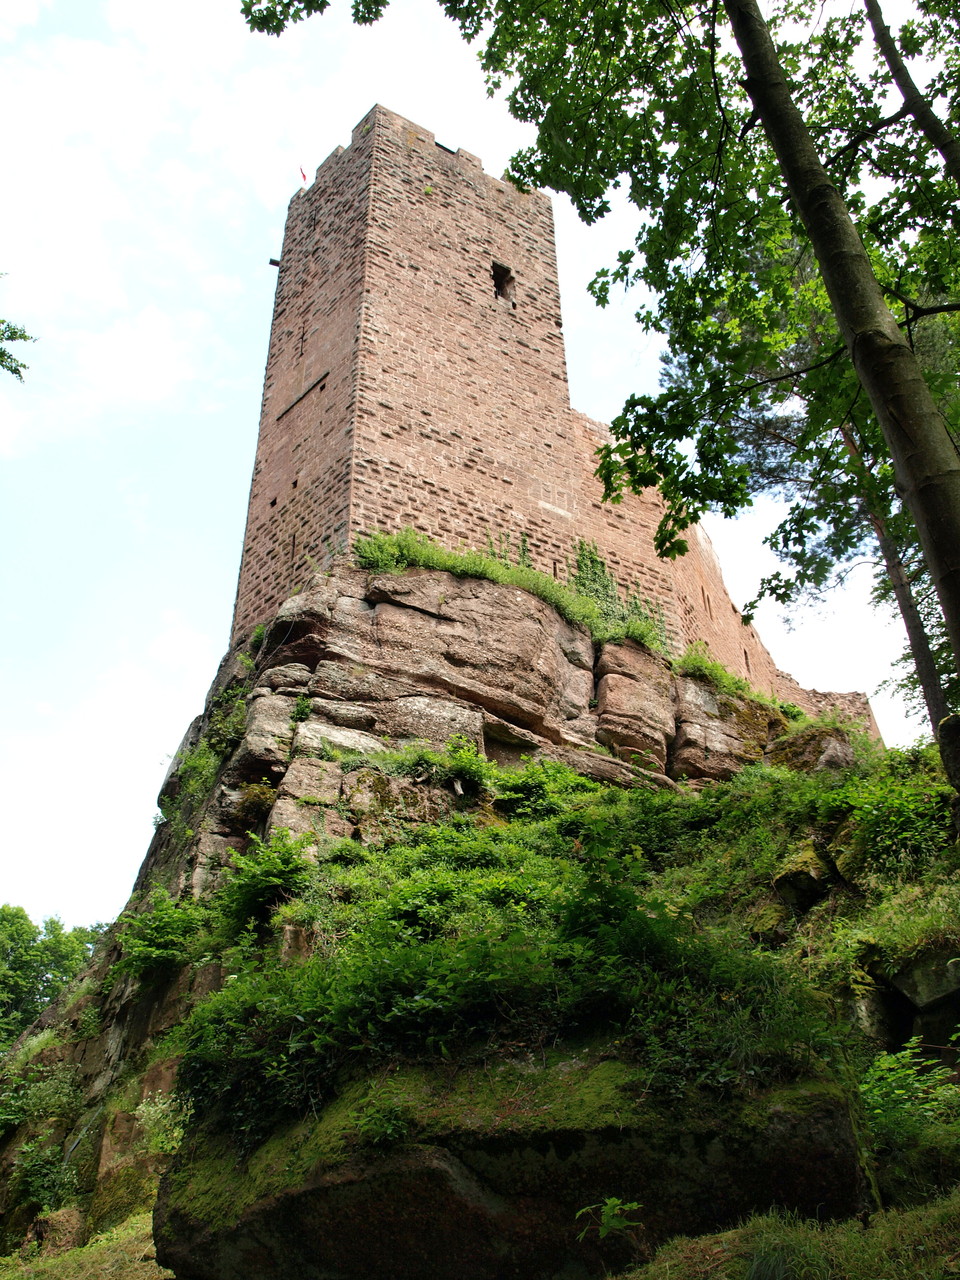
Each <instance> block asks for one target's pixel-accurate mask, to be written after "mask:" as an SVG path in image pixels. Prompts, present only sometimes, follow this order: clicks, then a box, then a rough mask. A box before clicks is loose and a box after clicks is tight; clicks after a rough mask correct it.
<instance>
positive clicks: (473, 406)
mask: <svg viewBox="0 0 960 1280" xmlns="http://www.w3.org/2000/svg"><path fill="white" fill-rule="evenodd" d="M607 433H608V429H607V428H606V427H605V426H603V425H602V424H600V423H596V422H593V421H591V420H590V419H589V418H587V417H585V416H584V415H583V414H580V413H578V412H576V411H574V410H573V409H571V408H570V404H569V394H568V389H567V378H566V363H565V356H564V346H563V335H562V328H561V315H560V296H559V285H558V280H557V267H556V257H555V249H554V236H553V215H552V210H551V206H550V201H549V200H548V198H547V197H546V196H545V195H543V194H542V193H540V192H535V191H534V192H526V193H524V192H520V191H518V190H517V189H516V188H515V187H513V186H512V185H511V184H509V183H506V182H501V181H498V180H497V179H495V178H492V177H490V176H489V175H488V174H485V173H484V172H483V169H482V167H481V164H480V161H479V160H478V159H477V157H476V156H473V155H471V154H470V153H468V152H465V151H457V152H453V151H451V150H449V149H448V148H446V147H444V146H442V145H439V144H438V143H437V141H436V139H435V137H434V135H433V134H432V133H430V132H428V131H427V130H425V129H422V128H420V127H419V126H417V125H415V124H413V123H411V122H410V121H408V120H405V119H403V118H402V117H400V116H397V115H394V114H393V113H392V112H389V111H386V110H385V109H384V108H382V107H379V106H378V107H374V108H373V110H372V111H371V112H370V113H369V114H368V115H367V116H366V117H365V119H364V120H362V121H361V122H360V124H359V125H358V126H357V128H356V129H355V130H354V133H353V137H352V140H351V143H350V146H349V147H348V148H347V149H346V150H342V149H338V150H337V151H336V152H334V154H333V155H332V156H330V157H329V158H328V159H327V160H326V161H325V162H324V163H323V164H322V165H321V166H320V168H319V169H318V171H317V177H316V181H315V183H314V184H313V186H311V187H310V189H309V190H308V191H301V192H299V193H298V195H296V196H295V197H294V199H293V201H292V202H291V205H290V215H289V219H288V223H287V231H286V237H285V241H284V249H283V257H282V262H281V267H280V278H279V282H278V290H277V302H276V308H275V312H274V321H273V330H272V333H271V339H270V354H269V359H268V364H267V379H266V386H265V391H264V402H263V413H262V418H261V428H260V443H259V447H258V452H257V463H256V470H255V473H254V479H253V486H252V490H251V500H250V515H249V520H248V527H247V536H246V541H245V546H244V559H243V565H242V568H241V575H240V586H239V590H238V597H237V612H236V618H235V625H234V638H235V639H236V638H239V637H241V636H243V635H244V634H246V633H248V632H249V631H250V629H251V627H252V626H253V625H254V624H255V623H256V622H259V621H261V620H262V619H264V618H266V617H268V616H270V615H272V613H273V612H274V611H275V610H276V609H277V608H278V606H279V605H280V603H281V602H282V601H283V600H284V599H285V598H286V597H287V596H288V595H289V594H290V593H291V592H292V591H293V590H294V589H295V588H296V587H297V586H299V585H300V584H302V583H303V582H305V581H307V580H308V579H309V577H310V575H311V573H312V572H313V571H314V570H315V569H316V568H318V567H325V566H326V564H327V563H328V562H329V560H330V557H331V556H332V555H333V554H334V553H336V552H337V551H338V550H342V549H343V548H344V547H345V545H346V544H347V543H348V541H349V539H350V538H351V537H352V535H353V534H354V533H356V532H361V531H371V530H373V529H382V530H385V531H395V530H397V529H400V528H402V527H403V526H405V525H411V526H413V527H414V528H416V529H418V530H419V531H421V532H423V533H426V534H428V535H430V536H432V537H434V538H436V539H437V540H439V541H440V542H442V543H444V544H445V545H447V546H450V547H457V546H465V547H477V548H483V547H485V546H486V545H487V544H488V542H490V541H491V540H492V541H493V542H494V543H495V544H499V543H501V541H502V540H503V539H505V538H507V537H509V539H510V545H511V546H512V547H513V549H514V550H516V549H517V548H518V547H519V546H520V542H521V538H523V540H524V542H525V544H526V546H527V548H528V550H529V552H530V555H531V557H532V560H533V563H534V564H535V566H536V567H537V568H539V569H542V570H544V571H545V572H547V573H553V574H555V575H556V576H558V577H561V578H565V577H566V576H567V569H568V564H569V561H570V559H571V557H572V555H573V553H574V550H575V544H576V541H577V539H579V538H583V539H586V540H588V541H591V542H595V543H596V544H597V546H598V548H599V550H600V552H601V554H602V555H603V557H604V559H605V560H606V562H607V563H608V565H609V566H610V568H611V569H612V570H613V571H614V573H615V574H616V576H617V578H618V581H619V582H620V583H621V585H622V586H623V587H624V588H625V589H628V590H629V589H635V590H637V591H638V592H639V594H640V595H641V596H642V597H644V598H645V599H647V600H649V601H650V603H651V605H652V606H653V607H654V608H656V609H659V610H660V611H661V612H662V615H663V618H664V622H665V625H666V628H667V631H668V634H669V635H670V637H671V639H672V641H673V643H674V645H675V646H676V647H677V648H682V647H683V646H684V645H686V644H687V643H689V642H691V641H693V640H704V641H706V643H707V644H708V646H709V648H710V650H711V653H712V654H713V656H714V657H715V658H717V659H718V660H719V661H721V662H723V663H724V664H725V665H726V666H727V667H728V668H729V669H730V670H732V671H734V672H737V673H738V674H740V675H742V676H744V677H745V678H746V679H748V680H749V681H750V682H751V684H753V685H754V687H756V688H758V689H762V690H766V691H769V692H771V693H778V694H779V693H780V692H781V687H780V684H781V673H779V672H778V671H777V668H776V665H775V664H774V662H773V660H772V658H771V657H770V655H769V653H768V652H767V650H766V649H765V648H764V646H763V643H762V641H761V640H760V638H759V636H758V635H757V633H756V632H755V631H754V629H753V628H752V627H745V626H743V624H742V620H741V616H740V614H739V612H738V610H737V609H736V607H735V606H734V604H733V602H732V601H731V599H730V597H729V595H728V594H727V591H726V588H725V586H724V584H723V579H722V576H721V573H720V568H719V565H718V563H717V560H716V556H715V555H714V553H713V549H712V547H711V546H710V542H709V539H708V538H707V537H706V535H705V534H704V533H702V532H701V531H699V530H698V529H692V530H690V533H689V535H688V542H689V545H690V550H689V552H688V554H687V555H686V556H684V557H681V558H679V559H677V560H674V561H663V560H660V559H658V557H657V556H656V554H655V552H654V549H653V533H654V530H655V528H656V526H657V523H658V521H659V519H660V516H661V514H662V507H661V504H660V500H659V498H658V497H657V495H656V494H655V493H654V492H653V491H650V492H647V493H645V494H642V495H629V496H627V497H625V498H624V501H623V502H622V503H620V504H618V505H615V506H613V505H609V504H604V503H602V502H601V500H600V498H601V488H600V483H599V481H598V480H597V479H596V478H595V476H594V475H593V471H594V467H595V465H596V460H595V457H594V454H595V451H596V449H597V448H598V446H599V445H600V444H601V443H602V441H603V440H604V438H606V436H607ZM791 684H792V682H791ZM795 687H796V686H793V689H795ZM791 692H792V690H791ZM791 700H799V699H797V698H791Z"/></svg>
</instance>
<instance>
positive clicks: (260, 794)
mask: <svg viewBox="0 0 960 1280" xmlns="http://www.w3.org/2000/svg"><path fill="white" fill-rule="evenodd" d="M276 799H277V788H276V787H274V786H271V784H270V783H269V782H267V780H266V779H264V780H263V782H247V783H245V784H244V785H243V786H242V787H241V788H240V799H239V801H238V802H237V806H236V809H235V810H234V812H235V814H236V817H237V821H238V822H241V823H248V824H249V825H250V826H256V825H257V823H259V822H262V821H263V820H264V818H266V816H267V814H268V813H269V812H270V810H271V809H272V808H273V806H274V804H275V803H276Z"/></svg>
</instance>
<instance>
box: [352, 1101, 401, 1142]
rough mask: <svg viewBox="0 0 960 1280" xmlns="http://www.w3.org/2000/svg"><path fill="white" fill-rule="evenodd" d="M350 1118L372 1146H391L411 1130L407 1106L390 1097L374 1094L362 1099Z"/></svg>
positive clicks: (363, 1138)
mask: <svg viewBox="0 0 960 1280" xmlns="http://www.w3.org/2000/svg"><path fill="white" fill-rule="evenodd" d="M350 1119H351V1120H352V1121H353V1123H354V1125H355V1126H356V1129H357V1132H358V1133H359V1135H360V1137H361V1139H362V1140H363V1141H364V1142H365V1143H367V1144H368V1145H369V1146H372V1147H392V1146H396V1144H397V1143H400V1142H404V1141H405V1140H406V1139H407V1138H408V1137H409V1136H410V1134H411V1132H412V1131H413V1117H412V1115H411V1113H410V1109H409V1107H405V1106H404V1105H403V1103H401V1102H397V1101H395V1100H394V1099H392V1098H382V1097H377V1096H376V1095H371V1096H370V1097H368V1098H366V1099H364V1101H363V1102H362V1103H361V1105H360V1106H359V1107H358V1108H357V1110H356V1111H351V1113H350Z"/></svg>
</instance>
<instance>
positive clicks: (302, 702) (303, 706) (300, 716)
mask: <svg viewBox="0 0 960 1280" xmlns="http://www.w3.org/2000/svg"><path fill="white" fill-rule="evenodd" d="M312 710H313V700H312V699H311V698H310V697H309V696H308V695H307V694H305V693H300V694H298V695H297V700H296V702H295V703H294V704H293V710H292V711H291V712H290V719H291V721H292V722H293V723H294V724H300V723H301V722H302V721H304V720H309V719H310V713H311V711H312Z"/></svg>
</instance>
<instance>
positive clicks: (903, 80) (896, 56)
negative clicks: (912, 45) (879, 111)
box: [863, 0, 960, 187]
mask: <svg viewBox="0 0 960 1280" xmlns="http://www.w3.org/2000/svg"><path fill="white" fill-rule="evenodd" d="M863 2H864V4H865V6H866V10H867V17H868V18H869V19H870V26H871V27H872V28H873V38H874V40H875V41H876V42H877V48H878V49H879V50H880V52H881V53H882V54H883V60H884V62H886V64H887V66H888V67H889V69H890V74H891V75H892V76H893V79H894V83H895V84H896V86H897V88H898V89H899V90H900V94H901V96H902V97H903V105H904V106H905V107H906V109H907V111H908V113H909V114H910V115H911V116H912V117H913V119H914V120H915V121H916V122H917V126H918V128H919V129H920V131H921V132H922V133H923V135H924V137H925V138H926V139H927V141H928V142H930V143H932V145H933V146H935V147H936V149H937V150H938V151H939V152H940V155H941V157H942V159H943V163H944V167H945V168H946V171H947V173H949V175H950V177H951V178H952V179H953V180H954V182H955V183H956V184H957V186H958V187H960V141H958V140H957V139H956V138H955V137H954V136H953V134H952V133H951V132H950V130H949V129H948V128H947V127H946V125H945V124H944V123H943V121H942V120H941V119H940V117H939V116H938V115H937V114H936V113H935V112H934V110H933V108H932V107H931V106H930V103H929V102H928V101H927V99H926V98H925V97H924V96H923V94H922V93H921V92H920V90H919V88H918V87H917V85H916V84H915V83H914V80H913V76H912V75H911V74H910V72H909V71H908V70H907V66H906V63H905V62H904V61H903V59H902V58H901V57H900V50H899V49H898V48H897V45H896V41H895V40H894V38H893V36H892V35H891V34H890V28H889V27H888V26H887V24H886V23H885V22H884V20H883V13H882V11H881V9H880V5H879V4H878V3H877V0H863Z"/></svg>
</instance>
